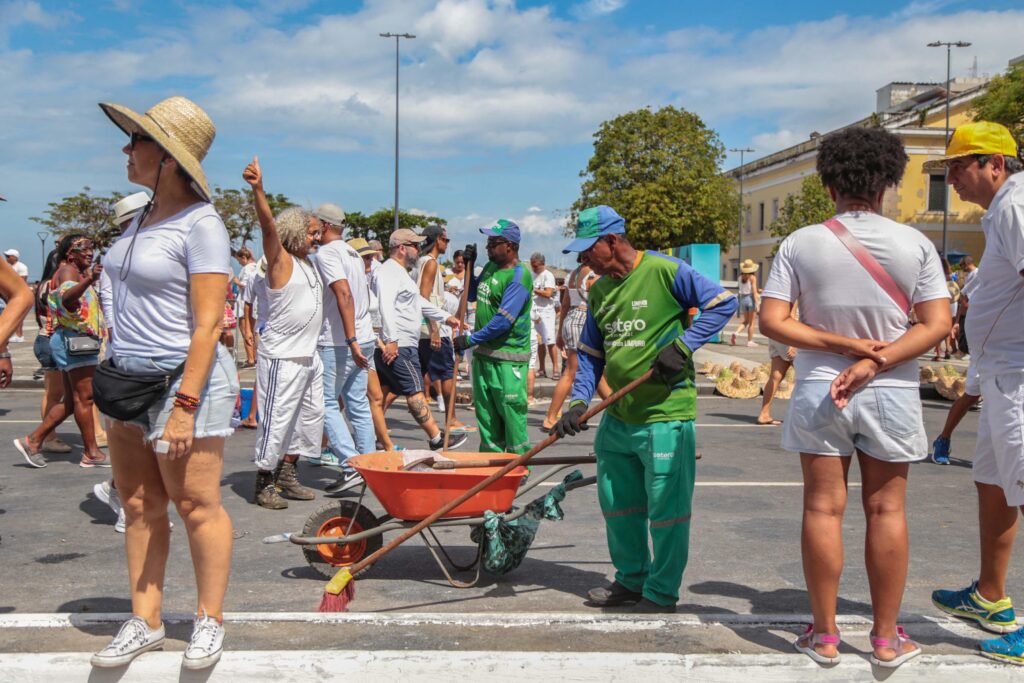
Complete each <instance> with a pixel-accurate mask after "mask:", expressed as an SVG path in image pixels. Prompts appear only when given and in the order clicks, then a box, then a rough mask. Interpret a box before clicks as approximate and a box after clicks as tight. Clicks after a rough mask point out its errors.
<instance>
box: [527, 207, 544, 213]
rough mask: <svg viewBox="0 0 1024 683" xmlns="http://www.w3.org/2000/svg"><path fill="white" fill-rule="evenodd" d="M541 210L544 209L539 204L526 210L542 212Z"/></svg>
mask: <svg viewBox="0 0 1024 683" xmlns="http://www.w3.org/2000/svg"><path fill="white" fill-rule="evenodd" d="M541 211H543V209H541V208H540V207H539V206H531V207H530V208H529V209H527V210H526V212H527V213H540V212H541Z"/></svg>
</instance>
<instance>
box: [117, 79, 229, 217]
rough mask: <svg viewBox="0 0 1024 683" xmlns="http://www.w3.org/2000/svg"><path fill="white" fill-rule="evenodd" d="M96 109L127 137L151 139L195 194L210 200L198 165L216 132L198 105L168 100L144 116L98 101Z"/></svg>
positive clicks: (204, 175) (123, 107)
mask: <svg viewBox="0 0 1024 683" xmlns="http://www.w3.org/2000/svg"><path fill="white" fill-rule="evenodd" d="M100 109H102V110H103V113H104V114H106V115H107V116H109V117H110V120H111V121H113V122H114V125H115V126H117V127H118V128H120V129H121V130H123V131H124V132H125V133H127V134H128V135H131V134H132V133H142V134H143V135H147V136H149V137H151V138H153V140H155V141H156V144H157V145H159V146H160V147H161V148H162V149H163V150H164V151H165V152H167V154H168V155H170V156H171V158H173V159H174V160H175V161H177V162H178V165H179V166H181V168H182V170H184V171H185V173H186V174H187V175H188V176H189V177H190V178H191V179H192V180H193V181H194V182H193V188H194V189H195V190H196V192H197V193H199V195H200V196H201V197H202V198H203V199H205V200H206V201H210V184H209V183H208V182H207V181H206V173H204V172H203V167H202V165H201V163H202V161H203V159H204V158H205V157H206V153H207V152H208V151H210V145H212V144H213V138H214V136H215V135H216V134H217V130H216V129H215V128H214V126H213V121H211V120H210V117H209V116H207V114H206V112H205V111H203V110H202V109H201V108H200V107H199V105H198V104H196V103H195V102H193V101H192V100H189V99H186V98H184V97H168V98H167V99H166V100H163V101H161V102H157V103H156V104H155V105H153V106H152V107H151V108H150V109H148V110H147V111H146V113H145V114H139V113H137V112H134V111H132V110H131V109H129V108H128V107H125V106H123V105H120V104H111V103H107V102H101V103H100Z"/></svg>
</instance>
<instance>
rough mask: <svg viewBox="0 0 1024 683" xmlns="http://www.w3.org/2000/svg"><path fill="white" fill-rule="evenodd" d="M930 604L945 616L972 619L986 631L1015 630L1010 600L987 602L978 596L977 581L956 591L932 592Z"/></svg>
mask: <svg viewBox="0 0 1024 683" xmlns="http://www.w3.org/2000/svg"><path fill="white" fill-rule="evenodd" d="M932 604H933V605H935V606H936V607H938V608H939V609H940V610H942V611H943V612H945V613H947V614H952V615H953V616H956V617H961V618H963V619H973V620H974V621H976V622H978V625H979V626H981V627H982V628H983V629H985V630H986V631H991V632H993V633H1010V632H1011V631H1016V630H1017V615H1016V614H1014V612H1013V603H1012V602H1010V598H1003V599H1001V600H998V601H996V602H989V601H988V600H986V599H985V598H983V597H981V596H980V595H978V582H977V581H975V582H974V583H972V584H971V585H970V586H968V587H967V588H964V589H962V590H958V591H947V590H937V591H934V592H933V593H932Z"/></svg>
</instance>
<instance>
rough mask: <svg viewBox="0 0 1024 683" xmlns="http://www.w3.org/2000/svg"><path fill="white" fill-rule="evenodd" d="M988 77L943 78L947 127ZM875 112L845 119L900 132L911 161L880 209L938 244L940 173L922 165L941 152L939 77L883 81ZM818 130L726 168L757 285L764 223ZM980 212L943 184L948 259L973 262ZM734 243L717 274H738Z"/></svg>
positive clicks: (813, 149)
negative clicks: (735, 189)
mask: <svg viewBox="0 0 1024 683" xmlns="http://www.w3.org/2000/svg"><path fill="white" fill-rule="evenodd" d="M986 84H987V80H986V79H981V78H958V79H955V80H954V81H952V82H951V84H950V95H951V97H950V120H949V125H950V130H952V129H953V128H956V126H958V125H960V124H961V123H966V122H968V121H970V120H971V118H970V112H969V109H970V104H971V101H972V100H973V99H974V98H976V97H977V96H978V95H980V94H982V93H983V92H985V88H986ZM877 96H878V97H877V99H878V102H877V106H876V110H875V113H873V114H871V115H870V116H868V117H866V118H864V119H861V120H860V121H857V122H855V123H853V124H851V125H852V126H872V125H880V126H882V127H884V128H886V129H888V130H890V131H891V132H893V133H895V134H896V135H898V136H899V137H900V138H902V139H903V144H904V146H905V147H906V150H907V156H909V157H910V162H909V163H908V164H907V170H906V172H905V174H904V175H903V180H902V181H901V182H900V184H899V185H898V186H897V187H896V188H894V189H890V190H889V191H888V192H887V193H886V195H885V201H884V204H883V213H884V214H885V215H886V216H888V217H889V218H892V219H893V220H896V221H899V222H900V223H905V224H907V225H912V226H914V227H915V228H917V229H918V230H921V231H922V232H923V233H925V234H926V235H927V236H928V237H929V238H930V239H931V240H932V242H933V243H934V244H935V246H936V249H938V250H940V251H941V249H942V214H943V211H942V210H943V197H944V194H943V191H944V187H945V184H944V178H943V176H942V174H928V173H926V172H925V171H924V170H923V168H922V165H923V164H924V162H925V161H927V160H928V159H932V158H935V157H939V156H942V154H943V153H944V152H945V125H946V109H945V105H946V91H945V88H944V87H943V85H942V84H931V83H890V84H888V85H886V86H885V87H883V88H880V89H879V90H878V91H877ZM821 138H822V136H821V135H819V134H818V133H812V134H811V136H810V138H809V139H808V140H807V141H806V142H802V143H800V144H798V145H794V146H793V147H789V148H788V149H784V150H781V151H779V152H775V153H774V154H770V155H768V156H766V157H763V158H761V159H757V160H755V161H751V162H748V163H746V164H744V165H743V166H740V167H738V168H735V169H732V170H730V171H727V172H726V173H727V175H729V176H731V177H733V178H735V179H736V180H737V183H738V182H739V181H740V179H741V177H742V186H743V190H742V192H743V204H744V208H745V211H744V214H743V220H742V223H741V224H740V225H739V226H738V227H739V228H740V230H741V234H740V236H741V238H742V258H743V259H744V260H745V259H748V258H749V259H753V260H754V261H755V262H757V263H758V264H760V266H761V269H760V271H759V272H758V279H759V282H760V283H761V284H762V285H763V283H764V280H765V278H766V277H767V274H768V271H769V270H770V269H771V261H772V251H773V248H774V246H775V244H776V243H777V242H778V239H777V238H774V237H772V236H771V234H770V233H769V231H768V226H769V225H770V224H771V222H772V221H773V220H775V219H776V218H778V215H779V209H780V207H781V206H782V203H783V202H784V201H785V199H786V197H787V196H789V195H791V194H797V193H799V191H800V186H801V184H802V183H803V180H804V178H806V177H807V176H809V175H811V174H813V173H815V162H816V158H817V150H818V143H819V141H820V140H821ZM982 213H983V211H982V210H981V209H980V208H979V207H978V206H977V205H975V204H968V203H966V202H963V201H961V200H960V198H959V197H958V196H957V194H956V192H954V191H953V190H952V188H949V218H948V237H947V240H948V251H949V253H950V256H951V257H953V260H954V261H955V260H956V259H957V258H958V257H957V253H958V252H959V253H962V254H970V255H971V256H973V257H974V259H975V260H976V261H977V260H978V259H980V257H981V253H982V251H983V250H984V247H985V238H984V235H983V233H982V230H981V215H982ZM740 251H741V248H740V245H738V244H734V245H733V247H732V248H731V249H730V250H729V251H727V252H723V254H722V260H721V267H722V272H721V277H722V279H723V280H735V279H737V278H738V277H739V262H740Z"/></svg>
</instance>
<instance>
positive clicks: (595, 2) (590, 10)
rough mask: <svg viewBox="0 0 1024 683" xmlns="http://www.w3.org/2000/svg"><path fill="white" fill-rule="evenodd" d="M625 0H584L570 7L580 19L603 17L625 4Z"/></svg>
mask: <svg viewBox="0 0 1024 683" xmlns="http://www.w3.org/2000/svg"><path fill="white" fill-rule="evenodd" d="M626 3H627V0H586V2H580V3H577V4H575V5H573V7H572V13H573V14H574V15H575V16H577V17H579V18H581V19H592V18H594V17H603V16H605V15H606V14H612V13H613V12H618V11H619V10H620V9H622V8H623V7H625V6H626Z"/></svg>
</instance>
